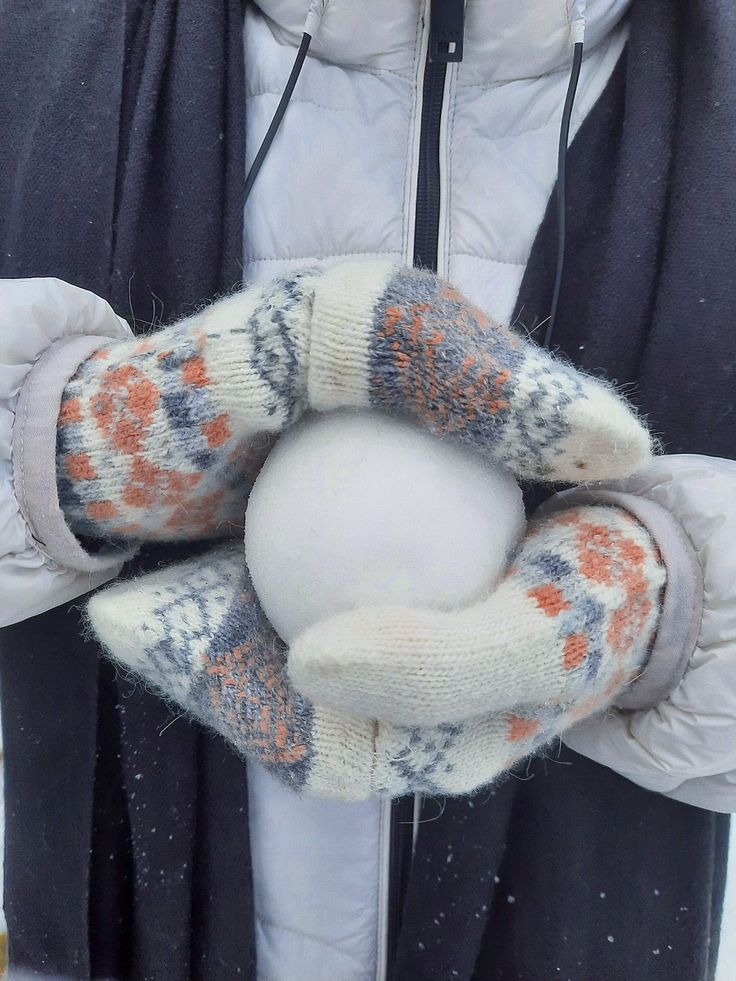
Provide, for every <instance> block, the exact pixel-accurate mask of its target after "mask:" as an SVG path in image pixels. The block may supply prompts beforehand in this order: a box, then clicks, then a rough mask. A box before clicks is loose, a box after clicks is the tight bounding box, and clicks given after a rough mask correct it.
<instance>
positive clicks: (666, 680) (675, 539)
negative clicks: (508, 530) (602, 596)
mask: <svg viewBox="0 0 736 981" xmlns="http://www.w3.org/2000/svg"><path fill="white" fill-rule="evenodd" d="M581 504H608V505H612V506H615V507H620V508H623V509H624V510H626V511H628V512H629V513H630V514H633V515H634V517H635V518H637V520H638V521H640V522H641V523H642V525H644V527H645V528H646V529H647V531H648V532H649V534H650V535H651V536H652V539H653V540H654V542H655V544H656V546H657V548H658V549H659V551H660V554H661V556H662V561H663V563H664V566H665V569H666V570H667V581H666V585H665V589H664V594H663V597H662V609H661V615H660V619H659V623H658V627H657V633H656V637H655V640H654V645H653V647H652V651H651V653H650V655H649V659H648V661H647V665H646V668H645V669H644V671H643V672H642V674H641V675H639V677H638V678H637V679H636V680H635V681H634V682H632V683H631V684H630V685H628V686H627V688H626V689H625V690H624V691H623V692H622V693H621V694H620V695H619V696H618V698H617V699H616V701H615V702H614V705H615V707H616V708H621V709H627V710H637V709H648V708H652V707H653V706H655V705H658V704H659V703H660V702H661V701H663V700H664V699H665V698H667V696H668V695H669V694H670V692H672V691H674V689H675V688H676V687H677V686H678V684H679V683H680V681H681V680H682V676H683V674H684V673H685V669H686V668H687V664H688V661H689V660H690V657H691V656H692V654H693V651H694V650H695V646H696V644H697V640H698V635H699V633H700V624H701V619H702V613H703V571H702V568H701V566H700V563H699V561H698V558H697V555H696V554H695V549H694V548H693V545H692V543H691V542H690V539H689V538H688V537H687V535H686V534H685V532H684V530H683V528H682V526H681V525H680V523H679V522H678V521H677V519H676V518H675V517H674V516H673V515H672V514H671V513H670V512H669V511H667V510H666V508H663V507H662V506H661V505H660V504H657V503H656V502H655V501H651V500H649V499H648V498H645V497H639V496H637V495H635V494H625V493H622V492H620V491H613V490H603V489H595V488H590V489H584V488H575V489H574V490H570V491H564V492H562V493H560V494H556V495H555V496H554V497H552V498H551V499H550V500H549V501H547V502H546V503H545V504H543V505H542V507H541V508H540V509H539V511H538V512H537V514H545V515H546V514H551V513H553V512H555V511H560V510H566V509H567V508H570V507H575V506H577V505H581Z"/></svg>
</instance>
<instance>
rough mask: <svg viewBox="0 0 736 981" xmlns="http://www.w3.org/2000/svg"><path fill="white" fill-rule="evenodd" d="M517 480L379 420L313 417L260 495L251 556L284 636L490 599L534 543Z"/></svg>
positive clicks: (281, 454)
mask: <svg viewBox="0 0 736 981" xmlns="http://www.w3.org/2000/svg"><path fill="white" fill-rule="evenodd" d="M524 523H525V522H524V508H523V504H522V499H521V491H520V489H519V486H518V484H517V483H516V481H515V480H514V478H513V477H512V476H511V475H510V474H509V473H508V472H507V471H505V470H503V469H501V468H500V467H497V466H494V465H492V464H489V463H488V462H487V461H485V460H483V459H482V458H481V457H480V456H479V455H478V454H477V453H475V452H474V451H471V450H468V449H464V448H462V447H460V446H458V445H457V444H456V443H455V442H454V441H452V440H451V439H447V438H445V439H442V438H439V437H436V436H432V435H430V434H429V433H426V432H425V431H423V430H420V429H419V428H417V427H416V426H415V425H413V424H412V423H409V422H406V421H403V420H398V419H395V418H392V417H389V416H387V415H381V414H378V413H373V412H358V413H348V412H337V413H333V414H331V415H326V416H320V417H311V418H308V419H306V420H305V421H303V422H302V423H300V424H299V425H297V426H295V427H294V428H293V429H291V430H290V431H289V432H288V433H287V434H286V435H285V436H283V437H282V438H281V439H280V440H279V441H278V443H277V444H276V446H275V447H274V449H273V450H272V451H271V453H270V455H269V457H268V459H267V460H266V463H265V465H264V467H263V469H262V471H261V473H260V474H259V476H258V479H257V480H256V482H255V485H254V486H253V489H252V491H251V495H250V500H249V503H248V510H247V513H246V526H245V554H246V560H247V563H248V567H249V570H250V574H251V577H252V579H253V585H254V587H255V590H256V592H257V594H258V597H259V599H260V601H261V604H262V605H263V609H264V611H265V613H266V615H267V616H268V618H269V620H270V621H271V623H272V624H273V626H274V628H275V629H276V631H277V632H278V633H279V634H280V636H281V637H282V638H283V639H284V640H285V641H286V642H287V643H289V642H291V641H292V640H293V639H294V638H295V637H296V636H297V635H298V634H299V633H300V632H301V631H302V630H304V629H305V628H306V627H308V626H311V625H312V624H314V623H316V622H317V621H319V620H321V619H323V618H324V617H327V616H330V615H332V614H334V613H339V612H343V611H346V610H351V609H356V608H358V607H364V606H375V605H402V606H415V607H432V608H435V609H455V608H459V607H463V606H466V605H468V604H469V603H472V602H474V601H476V600H478V599H480V598H481V597H482V596H484V595H487V594H488V592H489V591H490V590H491V589H493V587H494V586H495V585H496V584H497V582H498V581H499V579H500V578H501V576H502V575H503V573H504V571H505V569H506V565H507V562H508V558H509V555H510V553H511V551H512V550H513V548H514V546H515V545H516V543H517V542H518V541H519V539H520V538H521V536H522V534H523V531H524Z"/></svg>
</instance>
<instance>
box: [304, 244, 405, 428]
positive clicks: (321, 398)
mask: <svg viewBox="0 0 736 981" xmlns="http://www.w3.org/2000/svg"><path fill="white" fill-rule="evenodd" d="M395 271H396V267H395V265H393V264H392V263H390V262H382V261H376V262H365V263H357V262H354V263H350V262H348V263H341V264H340V265H339V266H335V267H333V268H332V269H328V270H327V272H326V273H324V274H321V275H320V276H319V277H318V278H315V285H314V304H313V308H312V333H311V346H310V352H309V373H308V379H307V392H308V397H309V404H310V406H311V408H312V409H314V410H316V411H317V412H329V411H330V410H332V409H339V408H344V407H351V408H367V407H368V406H369V405H370V368H369V360H370V339H371V336H372V334H373V326H374V318H375V308H376V304H377V302H378V300H379V299H380V298H381V296H382V295H383V294H384V292H385V290H386V286H387V284H388V282H389V280H390V278H391V276H392V275H393V273H394V272H395Z"/></svg>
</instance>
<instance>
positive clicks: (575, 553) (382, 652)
mask: <svg viewBox="0 0 736 981" xmlns="http://www.w3.org/2000/svg"><path fill="white" fill-rule="evenodd" d="M665 578H666V576H665V569H664V566H663V564H662V561H661V558H660V555H659V551H658V549H657V547H656V545H655V544H654V542H653V540H652V538H651V536H650V535H649V533H648V531H647V529H646V528H645V527H644V526H643V525H642V524H641V523H640V522H639V521H638V520H637V519H636V518H635V517H634V516H633V515H631V514H629V513H628V512H627V511H625V510H623V509H621V508H617V507H610V506H581V507H575V508H570V509H569V510H565V511H560V512H559V513H557V514H554V515H553V516H551V517H548V518H546V519H542V520H540V521H537V522H533V523H532V524H531V525H530V527H529V530H528V534H527V535H526V537H525V539H524V541H523V542H522V543H521V545H520V546H519V549H518V552H517V554H516V556H515V558H514V561H513V564H512V567H511V569H510V570H509V572H508V574H507V576H506V578H505V579H504V580H503V581H502V582H501V584H500V585H499V586H498V587H497V588H496V589H495V590H494V591H493V592H492V593H491V594H490V595H489V596H488V597H487V598H486V599H484V600H483V601H482V602H479V603H477V604H475V605H474V606H471V607H468V608H466V609H463V610H459V611H450V612H445V611H435V610H422V609H405V608H401V607H371V608H364V609H359V610H357V611H353V612H347V613H341V614H339V615H336V616H334V617H330V618H327V619H326V620H323V621H322V622H320V623H318V624H316V625H315V626H313V627H310V628H309V629H307V630H306V631H304V633H302V634H301V635H300V636H299V637H297V639H296V641H295V643H294V644H293V645H292V647H291V651H290V654H289V677H290V680H291V681H292V683H293V684H294V686H295V687H296V688H297V690H299V691H300V692H301V693H302V694H303V695H305V696H306V697H307V698H309V699H310V700H311V701H313V702H314V703H315V704H317V705H319V706H322V707H329V708H332V709H334V710H338V711H344V712H350V713H352V714H354V715H356V716H358V717H361V718H367V719H372V718H381V719H387V720H389V721H391V722H394V723H403V724H412V725H418V726H426V725H440V724H443V723H444V724H451V725H452V724H458V723H464V722H467V721H468V720H472V719H479V718H483V717H486V716H488V715H491V714H494V713H496V714H498V713H509V712H511V713H516V714H518V715H520V716H521V717H523V718H525V719H526V720H528V721H527V723H526V724H525V725H526V728H527V729H528V730H529V731H531V732H535V733H541V732H545V733H547V734H548V735H551V734H553V733H554V732H559V731H561V729H560V728H559V719H558V717H559V716H562V715H565V716H566V717H567V723H568V724H569V721H570V719H573V718H577V719H579V718H583V717H584V716H585V715H589V714H591V713H593V712H595V711H599V710H600V709H602V708H605V707H606V706H607V705H608V704H610V703H611V702H613V701H614V700H615V698H616V697H617V696H618V695H619V694H620V692H621V691H622V690H623V689H624V687H625V686H626V685H628V684H630V683H631V682H632V681H633V680H634V679H635V678H636V676H637V675H638V674H640V672H641V671H642V669H643V668H644V666H645V664H646V661H647V657H648V654H649V651H650V649H651V645H652V641H653V639H654V635H655V631H656V628H657V623H658V620H659V616H660V606H661V599H662V595H663V587H664V584H665Z"/></svg>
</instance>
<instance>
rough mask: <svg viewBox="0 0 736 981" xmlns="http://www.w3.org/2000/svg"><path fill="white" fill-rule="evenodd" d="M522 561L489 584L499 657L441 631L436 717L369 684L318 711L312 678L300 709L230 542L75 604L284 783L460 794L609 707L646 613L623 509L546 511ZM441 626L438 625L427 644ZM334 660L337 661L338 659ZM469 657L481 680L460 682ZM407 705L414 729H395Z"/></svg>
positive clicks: (633, 665) (643, 566)
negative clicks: (496, 608)
mask: <svg viewBox="0 0 736 981" xmlns="http://www.w3.org/2000/svg"><path fill="white" fill-rule="evenodd" d="M555 550H556V551H555ZM524 553H526V554H525V555H524ZM522 555H524V558H523V559H522V561H524V563H525V566H524V568H525V569H526V572H525V573H522V572H516V573H513V574H512V576H511V577H510V578H509V580H507V584H508V583H509V582H513V583H515V586H514V590H515V591H516V592H515V594H514V593H513V592H510V591H509V590H505V591H504V585H507V584H504V585H502V586H501V587H500V588H499V590H498V592H497V594H494V595H500V596H501V597H503V596H506V600H507V601H509V602H510V603H511V604H512V605H511V606H510V607H509V611H512V610H513V611H515V612H516V614H517V615H518V616H520V617H522V618H524V617H528V618H529V619H530V620H531V621H532V626H531V628H530V629H529V630H528V631H527V632H526V633H524V631H523V630H522V628H521V627H520V625H519V623H518V622H516V636H517V638H518V644H517V643H515V642H514V636H513V634H514V619H513V616H512V618H511V620H510V621H509V625H508V627H507V628H506V629H505V633H506V638H507V640H506V646H505V649H504V650H503V652H502V653H503V654H504V655H505V657H504V658H502V659H501V658H499V657H498V656H494V652H492V651H489V650H488V647H487V644H486V647H485V648H483V649H481V648H479V646H478V641H479V639H480V635H479V634H476V636H475V638H471V639H470V640H469V638H468V635H467V633H466V632H463V630H462V629H461V630H460V631H459V632H458V633H457V635H452V636H453V646H452V649H447V650H445V653H446V654H447V655H448V656H449V659H448V660H446V661H445V663H444V668H443V671H444V673H443V674H442V675H441V677H442V680H443V682H444V683H445V686H446V691H445V692H444V693H443V697H444V698H445V699H446V700H447V698H448V695H447V692H448V691H449V692H454V693H455V697H454V699H450V701H449V704H450V706H451V708H450V710H449V711H448V712H444V711H442V710H441V709H437V707H436V706H435V708H434V709H433V710H432V711H431V712H430V711H428V710H427V709H426V707H425V709H424V710H423V711H422V710H421V703H412V700H411V698H407V697H402V699H400V703H401V706H404V705H405V706H406V708H407V713H408V714H407V716H405V717H402V716H401V712H400V711H399V707H398V706H399V703H398V702H397V700H396V698H395V691H393V690H392V691H391V692H387V691H384V693H383V694H384V698H383V700H382V699H381V697H380V693H379V692H376V699H375V703H374V704H375V709H376V711H375V713H374V714H373V715H371V714H370V713H368V715H366V713H365V705H364V703H361V705H360V711H359V712H358V713H355V712H348V711H345V710H344V708H343V707H340V708H336V707H334V706H333V707H328V706H325V705H324V698H323V689H322V687H321V684H318V685H317V686H316V695H317V700H318V701H319V702H320V704H318V705H312V704H311V703H310V702H309V701H308V700H307V699H305V698H304V697H303V696H302V695H301V694H300V693H299V692H297V691H296V690H295V688H294V687H293V685H292V684H291V682H290V680H289V677H288V674H287V670H286V657H285V648H284V645H283V644H282V643H281V641H280V640H279V639H278V637H277V636H276V635H275V633H274V632H273V630H272V628H271V627H270V625H269V624H268V622H267V621H266V619H265V617H264V615H263V613H262V612H261V610H260V607H259V605H258V601H257V599H256V596H255V593H254V591H253V588H252V585H251V583H250V581H249V578H248V576H247V573H246V571H245V566H244V562H243V554H242V546H240V545H236V544H234V543H232V544H229V545H225V546H222V547H220V548H219V549H216V550H213V551H212V552H210V553H209V554H207V555H205V556H202V557H200V558H197V559H192V560H190V561H188V562H185V563H182V564H179V565H176V566H172V567H171V568H169V569H166V570H163V571H161V572H158V573H154V574H152V575H148V576H143V577H141V578H140V579H136V580H131V581H129V582H126V583H120V584H117V585H114V586H112V587H110V588H108V589H106V590H103V591H102V592H99V593H97V595H96V596H94V597H93V598H92V600H91V601H90V603H89V605H88V613H89V620H90V624H91V626H92V628H93V629H94V631H95V633H96V634H97V637H98V638H99V639H100V641H101V642H102V644H103V646H104V647H105V649H106V650H107V652H108V653H109V654H110V655H111V656H112V657H113V658H114V659H115V660H116V661H117V662H118V663H119V664H121V665H123V666H124V667H126V668H127V669H130V670H131V671H133V672H135V673H136V674H138V675H140V676H142V677H143V679H144V680H145V681H146V682H147V683H149V684H150V685H152V686H153V687H154V688H155V689H156V690H158V691H159V692H161V693H162V694H163V695H164V696H165V697H168V698H170V699H172V700H173V701H175V702H176V703H177V704H179V705H181V706H182V707H183V708H185V709H186V710H187V711H188V712H189V713H190V714H191V715H193V716H194V717H195V718H197V719H199V720H200V721H201V722H202V723H204V724H205V725H207V726H209V727H210V728H212V729H214V730H215V731H217V732H219V733H220V734H221V735H223V736H224V737H225V738H226V739H227V740H228V742H230V743H231V744H232V745H233V746H234V747H235V748H236V749H237V750H238V751H239V752H241V753H242V754H244V755H250V756H253V757H255V758H256V759H258V760H260V761H261V762H262V763H263V764H264V765H266V766H267V767H268V769H269V770H271V771H272V772H273V773H274V774H275V775H276V776H277V777H278V778H279V779H281V780H282V781H283V782H285V783H287V784H289V785H291V786H292V787H293V788H294V789H296V790H299V791H303V792H305V793H309V794H314V795H317V796H327V797H339V798H341V799H345V800H353V799H362V798H364V797H369V796H375V795H388V796H398V795H401V794H404V793H413V792H424V793H433V794H466V793H470V792H472V791H474V790H476V789H477V788H479V787H481V786H484V785H486V784H488V783H489V782H491V781H492V780H493V779H495V778H496V777H498V776H499V774H501V773H503V772H504V771H506V770H507V769H509V768H510V767H511V766H512V765H513V764H514V763H515V762H516V761H517V760H519V759H520V758H522V757H524V756H526V755H528V754H529V753H530V752H533V751H534V750H536V749H538V748H539V747H541V746H543V745H544V744H545V743H547V742H548V741H549V740H550V739H551V738H552V737H553V736H554V735H557V734H559V733H560V732H561V731H563V730H564V729H566V728H568V727H569V726H570V725H571V724H572V722H574V721H576V720H577V719H579V718H582V717H584V716H585V715H587V714H590V713H592V712H595V711H597V710H599V709H600V708H602V707H605V706H606V705H607V704H609V703H610V702H611V700H612V699H613V698H614V697H615V695H616V694H617V693H618V692H619V691H620V690H621V687H622V686H623V685H625V684H626V683H627V682H628V681H630V680H631V678H632V676H633V675H634V674H636V673H637V672H638V671H639V670H640V668H641V666H642V664H643V662H644V660H645V658H646V653H647V650H648V644H649V642H650V639H651V634H652V631H653V629H654V625H655V624H656V620H657V614H658V598H659V592H660V589H661V586H662V583H663V581H664V573H663V570H662V567H661V565H660V564H659V563H658V559H657V555H656V550H654V549H653V548H652V547H651V543H650V541H649V539H648V536H647V534H646V532H645V531H644V530H643V528H642V527H641V526H640V525H639V524H638V523H637V522H636V521H635V520H634V519H632V518H630V517H629V516H628V515H627V514H626V513H625V512H623V511H617V510H616V509H612V508H580V509H577V510H576V511H575V512H572V511H571V512H569V513H566V514H565V515H564V516H562V517H560V518H555V519H551V520H550V522H549V523H547V524H546V525H545V526H543V527H542V528H540V529H538V531H537V532H536V534H532V536H531V537H530V539H528V541H527V543H526V545H525V546H524V548H523V549H522ZM521 558H522V556H521V555H520V559H521ZM565 563H567V565H568V568H567V569H566V571H565V572H564V574H560V570H561V568H562V566H563V564H565ZM525 576H526V578H525ZM443 616H448V617H453V616H457V615H453V614H449V615H443ZM336 619H338V620H342V618H336ZM332 622H333V623H334V622H336V621H332ZM384 622H385V621H384ZM477 622H483V618H482V617H481V618H480V620H479V621H477ZM446 626H449V623H448V624H446ZM496 626H497V627H499V626H500V623H497V624H496ZM483 627H484V629H487V627H488V623H487V621H486V622H483ZM586 632H587V633H586ZM405 636H406V635H404V637H405ZM449 636H450V635H449V633H448V631H445V632H444V634H443V635H442V637H441V642H442V641H447V640H448V637H449ZM484 636H485V638H486V642H487V641H488V634H487V633H486V634H485V635H484ZM384 639H385V638H384ZM425 639H426V638H425ZM473 639H474V640H475V642H476V647H475V648H473V647H472V642H473ZM396 640H397V639H396V638H395V637H394V638H393V641H392V642H393V643H394V644H395V643H396ZM586 643H587V646H586ZM469 645H470V646H469ZM394 650H395V653H396V655H397V658H398V659H401V658H402V656H403V655H404V654H405V653H406V650H405V649H402V648H401V645H400V644H399V645H398V646H397V647H395V648H394ZM499 652H501V648H500V647H499V651H498V652H496V654H498V653H499ZM336 653H337V652H336ZM413 654H414V655H415V663H414V667H415V668H416V669H417V670H416V678H417V679H418V680H417V681H416V683H415V684H414V688H413V690H414V692H415V694H418V696H419V698H420V699H421V698H422V697H423V696H426V688H425V687H424V686H423V684H422V682H423V681H424V682H426V681H427V675H426V673H423V672H422V670H421V667H422V665H423V664H425V665H426V663H428V662H427V658H426V657H424V656H423V652H422V651H421V650H416V649H415V650H414V651H413ZM350 655H351V652H350V650H348V651H346V656H347V662H346V663H347V665H348V674H349V675H350V676H351V677H352V674H351V672H352V667H353V662H351V660H350ZM293 656H294V655H293V654H292V658H293ZM335 663H336V664H337V665H338V668H339V667H340V666H341V664H342V662H341V659H340V657H339V656H338V657H336V659H335ZM470 664H473V665H475V667H476V668H478V669H479V670H480V671H481V672H482V677H477V678H475V679H474V681H475V684H474V685H471V686H468V685H466V684H464V682H465V681H466V680H467V668H468V666H469V665H470ZM404 667H405V668H406V667H409V665H407V664H404ZM436 667H437V665H435V668H436ZM371 670H372V666H370V665H369V674H370V673H371ZM328 673H329V672H328ZM374 674H375V672H374ZM390 675H391V671H390V668H389V676H390ZM389 685H391V679H390V678H389ZM472 688H475V692H474V693H471V694H469V691H470V689H472ZM327 690H328V691H330V692H331V694H332V695H334V688H333V689H330V688H329V686H328V688H327ZM343 690H344V689H343ZM363 691H365V686H364V688H363ZM478 691H482V693H483V694H484V695H485V704H484V703H483V700H482V699H480V698H479V696H478V694H477V693H478ZM465 699H469V700H468V702H467V703H466V702H465ZM339 700H340V701H341V699H339ZM418 704H419V708H418ZM426 704H427V703H426V697H425V702H424V705H425V706H426ZM384 707H385V708H386V711H385V712H384ZM419 715H421V717H422V719H423V720H425V721H426V722H427V723H428V724H422V725H419V724H415V725H410V724H408V723H409V722H410V721H411V720H412V719H413V720H414V721H416V720H417V718H418V717H419ZM387 716H388V721H387ZM430 716H431V718H430ZM377 720H380V721H377Z"/></svg>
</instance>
